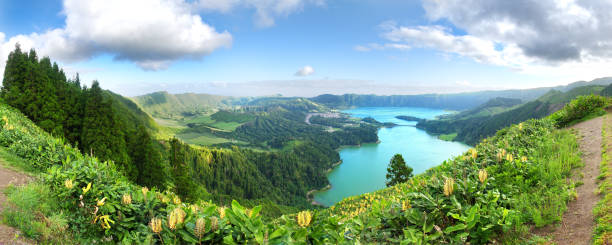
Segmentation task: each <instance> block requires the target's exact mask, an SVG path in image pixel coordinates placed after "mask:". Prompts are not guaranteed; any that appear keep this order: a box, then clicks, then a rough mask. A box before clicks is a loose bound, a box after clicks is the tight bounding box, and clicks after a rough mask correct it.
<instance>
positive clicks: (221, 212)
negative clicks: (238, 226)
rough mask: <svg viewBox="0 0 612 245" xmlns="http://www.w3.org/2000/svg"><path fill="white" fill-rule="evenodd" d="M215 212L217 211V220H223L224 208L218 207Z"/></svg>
mask: <svg viewBox="0 0 612 245" xmlns="http://www.w3.org/2000/svg"><path fill="white" fill-rule="evenodd" d="M217 211H219V218H222V219H223V218H225V207H218V208H217Z"/></svg>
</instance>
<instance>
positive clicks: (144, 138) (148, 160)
mask: <svg viewBox="0 0 612 245" xmlns="http://www.w3.org/2000/svg"><path fill="white" fill-rule="evenodd" d="M133 135H134V136H133V137H131V138H130V143H129V148H130V158H131V159H132V162H133V163H134V166H135V168H136V169H137V170H138V176H137V177H136V180H135V181H136V183H138V184H140V185H144V186H156V187H158V188H160V189H161V188H163V187H164V184H165V182H166V174H165V172H166V168H165V166H164V164H163V161H162V157H161V153H160V152H159V150H158V149H157V148H155V145H154V141H153V138H152V137H151V135H150V134H149V132H148V131H147V129H146V128H145V127H144V126H142V125H139V126H138V129H137V131H136V133H135V134H133Z"/></svg>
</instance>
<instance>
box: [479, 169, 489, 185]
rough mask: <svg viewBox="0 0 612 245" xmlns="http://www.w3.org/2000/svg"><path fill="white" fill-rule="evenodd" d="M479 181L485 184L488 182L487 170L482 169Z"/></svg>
mask: <svg viewBox="0 0 612 245" xmlns="http://www.w3.org/2000/svg"><path fill="white" fill-rule="evenodd" d="M478 180H480V183H484V182H485V181H486V180H487V170H484V169H481V170H480V171H478Z"/></svg>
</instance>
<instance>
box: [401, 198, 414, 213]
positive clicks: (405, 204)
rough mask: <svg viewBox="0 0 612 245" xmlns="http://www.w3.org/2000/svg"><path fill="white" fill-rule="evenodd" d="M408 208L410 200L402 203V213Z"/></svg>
mask: <svg viewBox="0 0 612 245" xmlns="http://www.w3.org/2000/svg"><path fill="white" fill-rule="evenodd" d="M410 208H412V206H411V205H410V200H406V201H403V202H402V211H406V210H408V209H410Z"/></svg>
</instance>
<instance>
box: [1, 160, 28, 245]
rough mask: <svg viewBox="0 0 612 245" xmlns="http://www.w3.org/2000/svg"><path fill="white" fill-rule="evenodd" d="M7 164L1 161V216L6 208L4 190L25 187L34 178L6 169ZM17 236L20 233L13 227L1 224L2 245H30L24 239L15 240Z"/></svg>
mask: <svg viewBox="0 0 612 245" xmlns="http://www.w3.org/2000/svg"><path fill="white" fill-rule="evenodd" d="M5 166H6V164H5V162H4V160H3V159H0V214H1V213H2V211H3V210H4V208H5V207H6V205H7V203H6V196H5V195H4V188H6V187H7V186H9V185H11V184H12V185H24V184H26V183H27V182H29V181H30V180H31V179H32V178H31V177H30V176H28V175H27V174H24V173H20V172H17V171H14V170H11V169H8V168H6V167H5ZM16 234H19V231H18V230H16V229H15V228H13V227H9V226H6V225H4V224H2V222H0V244H30V243H31V242H28V241H26V240H24V239H23V238H22V237H20V238H19V239H15V237H16Z"/></svg>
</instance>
